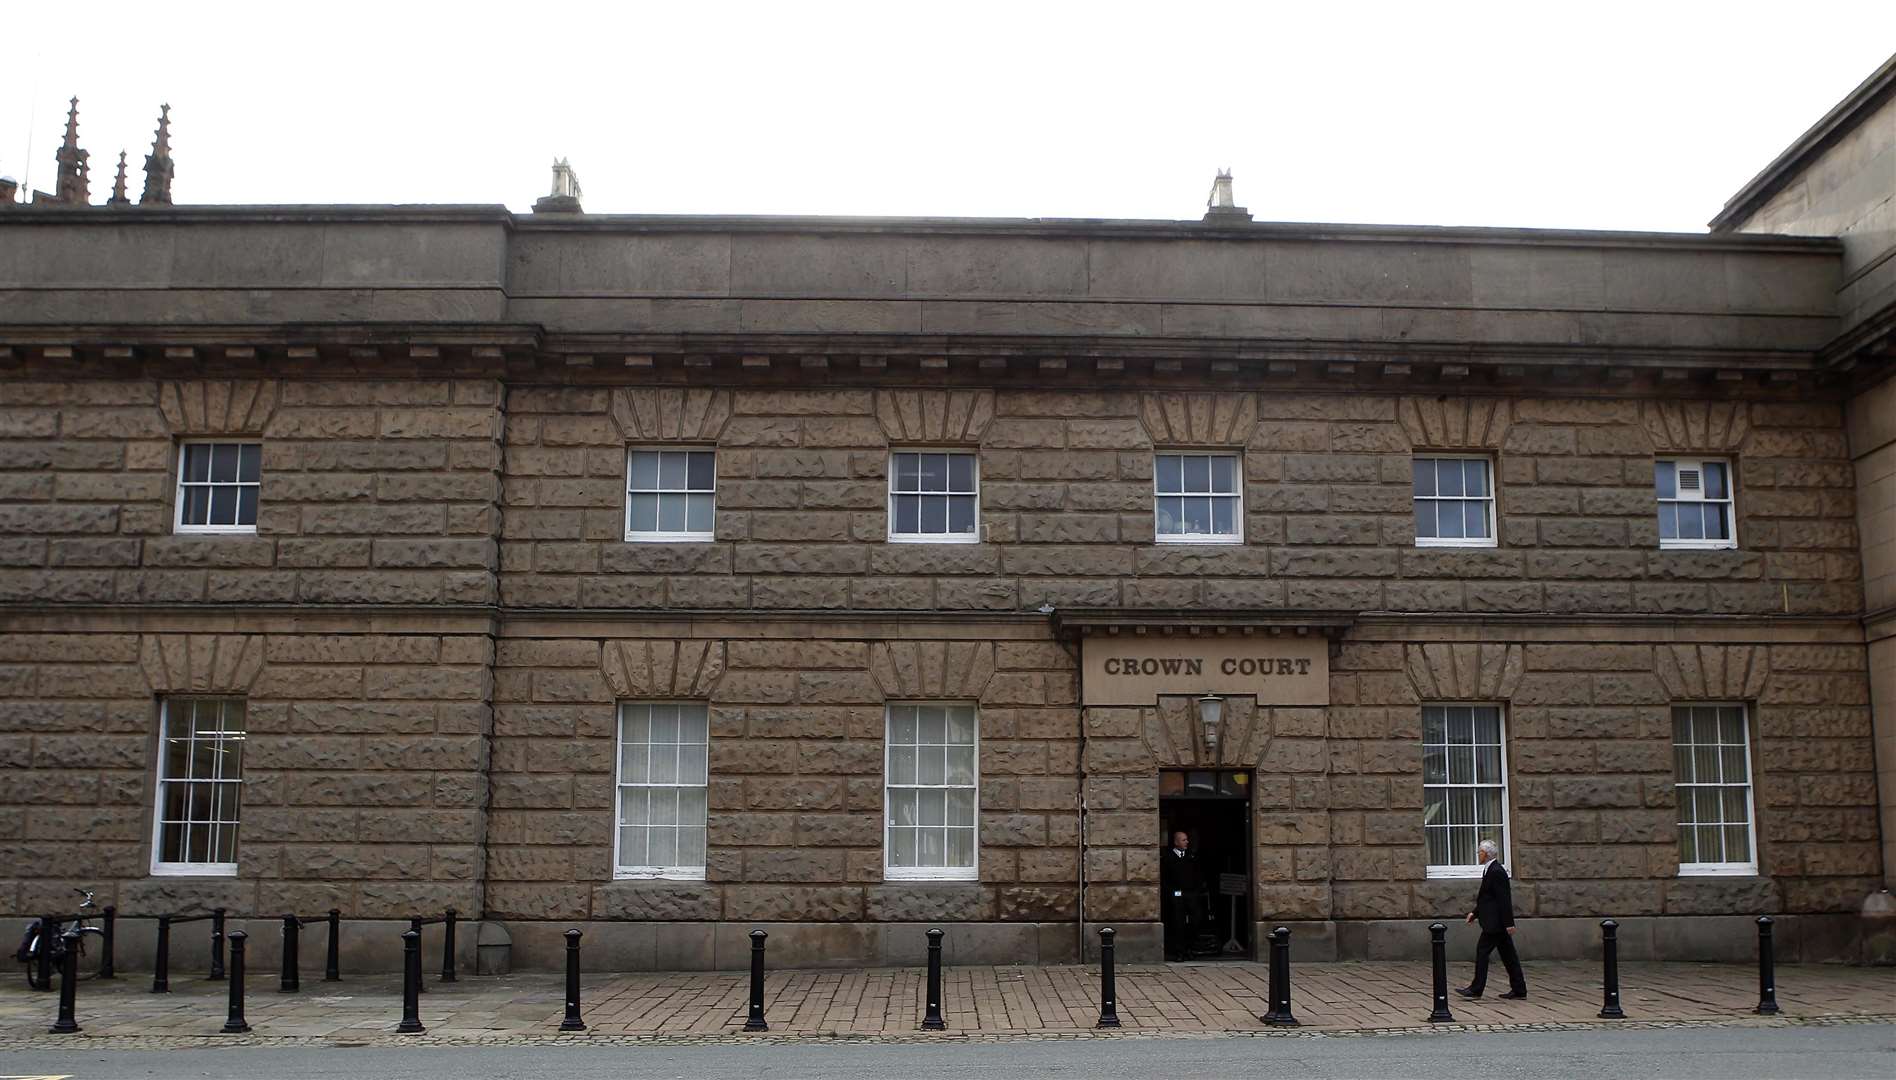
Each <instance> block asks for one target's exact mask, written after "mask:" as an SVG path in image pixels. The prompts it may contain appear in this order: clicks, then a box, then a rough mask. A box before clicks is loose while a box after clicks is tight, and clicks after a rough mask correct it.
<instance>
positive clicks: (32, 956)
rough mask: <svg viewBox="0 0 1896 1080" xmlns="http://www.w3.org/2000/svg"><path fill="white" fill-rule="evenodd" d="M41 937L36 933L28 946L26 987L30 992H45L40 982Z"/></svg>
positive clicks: (28, 942)
mask: <svg viewBox="0 0 1896 1080" xmlns="http://www.w3.org/2000/svg"><path fill="white" fill-rule="evenodd" d="M40 940H41V935H40V934H39V933H38V932H37V931H36V932H35V933H34V934H33V936H32V938H30V939H29V940H28V941H27V945H26V987H27V989H29V990H44V989H46V987H44V986H41V985H40V981H39V950H40Z"/></svg>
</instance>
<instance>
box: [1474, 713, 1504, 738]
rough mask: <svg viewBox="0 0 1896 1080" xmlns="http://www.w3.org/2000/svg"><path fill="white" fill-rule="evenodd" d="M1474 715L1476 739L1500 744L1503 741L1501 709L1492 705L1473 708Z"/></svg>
mask: <svg viewBox="0 0 1896 1080" xmlns="http://www.w3.org/2000/svg"><path fill="white" fill-rule="evenodd" d="M1472 716H1473V719H1474V724H1475V732H1474V737H1475V741H1476V742H1483V743H1495V744H1497V745H1498V744H1499V743H1500V742H1501V710H1500V709H1496V708H1492V707H1482V708H1477V709H1474V710H1472Z"/></svg>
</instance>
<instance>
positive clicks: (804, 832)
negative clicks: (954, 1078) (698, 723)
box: [488, 625, 1079, 922]
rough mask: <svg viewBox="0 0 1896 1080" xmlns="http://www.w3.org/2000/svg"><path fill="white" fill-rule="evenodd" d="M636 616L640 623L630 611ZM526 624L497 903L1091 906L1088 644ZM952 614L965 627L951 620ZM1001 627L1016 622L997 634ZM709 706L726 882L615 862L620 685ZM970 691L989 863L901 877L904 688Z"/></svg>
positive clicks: (497, 825) (1021, 912)
mask: <svg viewBox="0 0 1896 1080" xmlns="http://www.w3.org/2000/svg"><path fill="white" fill-rule="evenodd" d="M628 629H629V628H628ZM758 629H761V628H760V627H753V628H750V630H749V631H748V633H745V632H742V631H739V632H737V633H734V634H733V635H732V636H728V637H726V636H720V637H718V638H715V639H690V638H686V639H674V638H626V637H603V638H601V637H593V636H587V637H583V638H582V637H560V638H552V637H539V636H534V637H510V638H506V639H503V640H502V641H501V642H500V643H499V654H498V655H499V669H498V671H497V673H496V680H495V709H496V712H495V724H494V731H495V738H494V756H493V811H492V814H491V821H490V834H489V845H490V846H489V862H488V877H489V886H488V909H489V911H490V912H491V913H492V914H494V915H495V916H497V917H502V918H515V919H587V918H591V919H673V920H718V919H728V920H737V921H772V920H790V921H798V920H815V921H857V920H865V921H869V922H901V921H907V920H915V919H955V920H965V921H996V920H998V921H1022V922H1036V921H1050V920H1063V919H1072V918H1074V917H1075V915H1076V914H1077V911H1078V907H1077V904H1078V897H1077V885H1078V859H1079V780H1078V761H1077V748H1078V745H1079V744H1078V738H1079V711H1078V706H1077V704H1076V701H1077V687H1076V685H1075V682H1074V679H1075V674H1074V664H1073V661H1072V658H1071V656H1070V655H1069V654H1068V653H1067V651H1066V650H1065V649H1064V648H1062V647H1061V646H1059V645H1057V644H1054V643H1053V642H1051V641H1045V640H1019V636H1020V635H1019V633H1018V631H1012V632H1010V631H1008V630H1007V629H1006V628H1002V629H1001V630H998V631H992V630H991V631H989V632H987V633H985V634H984V633H982V631H981V629H980V628H978V627H977V628H974V630H973V632H972V633H973V635H974V636H970V635H969V634H968V633H965V632H963V633H960V635H959V636H958V637H955V638H943V637H928V636H920V637H914V636H909V637H895V638H888V637H876V636H866V635H861V634H859V635H858V636H853V637H852V636H846V635H845V636H837V635H838V633H839V631H838V630H837V629H832V628H827V627H823V626H821V625H810V626H804V627H801V628H791V629H778V630H777V631H776V632H777V633H780V634H782V635H784V636H776V637H769V638H760V637H756V636H754V635H755V634H756V632H757V630H758ZM950 632H951V633H952V632H954V631H950ZM991 634H1001V635H1004V636H1001V637H1000V638H999V640H990V639H989V635H991ZM679 699H686V700H704V701H708V702H709V703H710V707H711V727H710V734H711V748H710V793H709V794H710V833H709V854H708V857H707V868H706V875H705V877H706V880H705V881H703V882H676V881H653V880H628V881H614V880H613V868H612V865H611V860H612V827H613V821H612V814H613V810H612V808H613V783H614V760H615V753H616V750H615V742H614V740H615V738H616V731H617V716H618V704H617V703H618V702H619V701H621V700H679ZM890 701H972V702H975V703H976V704H977V705H978V706H979V709H978V717H979V725H980V727H979V731H980V778H981V786H980V808H981V820H980V875H981V876H980V880H979V881H978V882H969V883H951V884H931V883H920V882H915V883H905V882H887V883H885V882H884V881H883V880H882V863H883V847H882V845H883V839H882V807H883V735H884V723H885V721H884V706H885V704H886V703H888V702H890Z"/></svg>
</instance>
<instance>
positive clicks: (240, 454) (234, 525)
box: [171, 439, 263, 536]
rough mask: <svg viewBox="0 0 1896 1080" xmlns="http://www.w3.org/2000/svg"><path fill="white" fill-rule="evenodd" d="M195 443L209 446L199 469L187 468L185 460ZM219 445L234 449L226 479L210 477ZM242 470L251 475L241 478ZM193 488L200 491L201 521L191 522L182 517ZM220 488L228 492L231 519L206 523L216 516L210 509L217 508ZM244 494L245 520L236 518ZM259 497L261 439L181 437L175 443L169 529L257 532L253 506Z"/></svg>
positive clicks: (200, 532) (209, 532)
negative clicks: (175, 469) (247, 517)
mask: <svg viewBox="0 0 1896 1080" xmlns="http://www.w3.org/2000/svg"><path fill="white" fill-rule="evenodd" d="M198 446H204V447H209V448H210V453H209V454H207V455H205V457H204V461H203V465H204V468H203V469H197V470H190V469H188V468H187V464H186V463H187V461H188V460H189V458H190V456H191V453H190V451H191V448H192V447H198ZM220 446H229V447H235V448H236V450H237V454H236V457H235V458H233V459H232V460H231V470H232V472H231V477H230V479H227V480H218V479H214V477H215V476H216V472H215V465H214V461H215V458H216V456H217V448H218V447H220ZM246 464H249V465H250V466H252V467H251V468H249V469H246V468H244V466H245V465H246ZM195 473H202V474H203V475H202V476H201V477H200V476H197V475H194V474H195ZM246 473H248V474H250V475H251V476H252V477H254V479H250V480H245V479H243V476H244V475H245V474H246ZM195 492H203V500H204V502H203V509H204V514H203V516H204V518H205V521H204V522H202V523H197V524H192V523H188V522H186V521H185V517H186V516H187V515H186V509H187V505H188V504H189V503H190V502H191V499H192V495H193V494H194V493H195ZM221 492H228V493H229V495H228V498H230V499H231V500H233V503H232V505H231V507H230V508H231V511H232V513H231V518H232V522H230V523H226V524H222V525H213V524H210V520H209V519H210V518H211V517H213V516H216V515H215V513H214V511H216V510H217V509H219V504H220V503H221V502H222V500H221V499H219V498H218V496H219V493H221ZM246 494H248V495H249V503H250V506H249V510H250V520H249V521H248V522H241V521H237V520H236V519H238V518H241V517H242V516H243V512H244V501H245V499H244V496H245V495H246ZM262 498H263V443H261V442H259V441H257V440H255V439H185V440H183V441H181V442H180V443H178V476H177V482H176V483H175V484H174V485H172V500H171V501H172V503H173V504H174V505H173V506H172V509H171V531H172V532H174V533H188V534H196V535H209V536H218V535H223V536H255V535H256V532H257V509H258V505H259V503H260V502H261V501H262ZM189 516H192V517H196V516H198V515H197V514H196V513H192V514H190V515H189Z"/></svg>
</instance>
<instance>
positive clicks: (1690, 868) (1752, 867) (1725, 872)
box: [1679, 863, 1758, 878]
mask: <svg viewBox="0 0 1896 1080" xmlns="http://www.w3.org/2000/svg"><path fill="white" fill-rule="evenodd" d="M1679 876H1680V877H1682V878H1686V877H1757V876H1758V867H1757V864H1756V863H1697V864H1690V865H1686V866H1681V867H1679Z"/></svg>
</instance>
